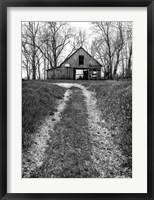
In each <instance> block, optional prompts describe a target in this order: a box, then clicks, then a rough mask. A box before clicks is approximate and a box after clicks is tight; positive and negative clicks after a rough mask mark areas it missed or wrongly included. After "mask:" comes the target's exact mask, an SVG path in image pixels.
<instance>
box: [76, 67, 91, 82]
mask: <svg viewBox="0 0 154 200" xmlns="http://www.w3.org/2000/svg"><path fill="white" fill-rule="evenodd" d="M74 79H75V80H88V69H74Z"/></svg>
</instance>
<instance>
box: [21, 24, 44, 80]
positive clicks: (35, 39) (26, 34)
mask: <svg viewBox="0 0 154 200" xmlns="http://www.w3.org/2000/svg"><path fill="white" fill-rule="evenodd" d="M40 30H41V26H40V23H39V22H27V23H26V22H25V23H24V24H23V26H22V44H23V45H22V46H24V49H26V51H27V52H29V53H30V55H31V65H32V79H36V63H37V52H38V50H39V48H40V47H41V45H42V43H41V44H40V40H39V35H40Z"/></svg>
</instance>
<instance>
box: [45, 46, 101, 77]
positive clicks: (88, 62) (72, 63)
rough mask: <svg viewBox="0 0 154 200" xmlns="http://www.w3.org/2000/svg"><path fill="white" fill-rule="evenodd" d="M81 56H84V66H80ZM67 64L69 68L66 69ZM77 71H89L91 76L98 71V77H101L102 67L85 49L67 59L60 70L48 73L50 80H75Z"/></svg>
mask: <svg viewBox="0 0 154 200" xmlns="http://www.w3.org/2000/svg"><path fill="white" fill-rule="evenodd" d="M79 56H84V64H83V65H81V64H80V65H79ZM66 64H67V65H69V67H66ZM75 69H89V70H88V71H89V75H90V74H91V73H92V70H97V71H98V77H100V76H101V66H100V65H99V63H98V62H97V61H96V60H95V59H94V58H93V57H92V56H90V55H89V54H88V53H87V52H86V51H85V50H84V49H83V48H80V49H78V51H76V52H75V53H74V54H73V55H72V56H70V57H69V58H68V59H66V60H65V61H64V62H63V63H62V64H61V66H60V68H57V69H52V70H49V71H48V72H47V74H48V79H74V72H75Z"/></svg>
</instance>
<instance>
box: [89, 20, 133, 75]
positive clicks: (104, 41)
mask: <svg viewBox="0 0 154 200" xmlns="http://www.w3.org/2000/svg"><path fill="white" fill-rule="evenodd" d="M92 24H93V30H94V32H95V34H96V37H95V39H94V40H93V42H92V46H91V52H92V54H93V55H94V56H95V57H96V58H97V59H98V60H99V61H100V62H101V63H102V65H103V72H104V74H105V76H106V77H108V79H112V78H114V77H117V71H118V67H119V66H120V65H122V69H121V70H123V71H124V59H127V58H126V56H128V52H127V51H128V48H126V46H128V36H127V34H126V33H127V31H128V26H126V25H127V24H126V23H125V22H93V23H92ZM130 30H131V27H130ZM129 40H130V42H129V58H130V61H129V59H128V63H129V64H128V63H127V65H129V66H131V55H132V52H131V37H130V38H129ZM124 49H125V51H126V52H125V51H124ZM124 55H126V56H124ZM127 68H128V67H127ZM122 74H124V72H122Z"/></svg>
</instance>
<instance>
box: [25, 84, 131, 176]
mask: <svg viewBox="0 0 154 200" xmlns="http://www.w3.org/2000/svg"><path fill="white" fill-rule="evenodd" d="M56 82H58V83H59V82H62V83H79V84H82V85H84V86H85V87H86V88H87V89H88V90H89V91H92V92H93V93H94V94H95V97H96V99H97V107H98V109H99V110H100V111H101V119H102V122H103V126H104V128H106V129H107V130H108V131H109V132H110V133H111V135H112V138H113V141H114V144H115V146H118V148H119V149H120V150H121V151H122V154H123V155H124V156H125V157H126V159H125V162H122V164H121V165H122V166H121V167H122V168H123V169H126V172H116V173H117V174H113V173H111V174H110V173H109V175H108V176H107V177H116V175H117V176H119V174H120V173H123V174H121V176H122V175H124V176H125V177H131V168H132V83H131V81H67V80H56V81H55V80H54V81H23V90H22V94H23V97H22V104H23V105H22V114H23V119H22V128H23V135H22V142H23V150H27V149H28V148H29V147H30V146H31V145H32V139H31V138H32V137H33V135H35V132H36V130H37V128H38V127H39V126H40V125H41V123H42V122H43V120H44V119H45V118H46V117H48V116H52V115H53V114H54V112H55V111H56V107H57V102H58V100H59V99H62V98H63V96H64V93H65V90H66V89H65V88H63V87H59V86H57V85H54V84H51V83H56ZM71 90H72V91H73V95H72V96H71V98H70V100H69V101H68V102H67V107H66V108H65V110H64V111H63V112H62V113H61V120H60V121H59V122H58V123H57V124H56V125H55V127H54V132H50V137H51V139H50V140H49V141H48V145H49V148H48V149H47V150H46V154H48V156H46V161H45V162H44V164H43V165H42V167H41V168H39V170H38V171H37V172H36V173H35V174H33V175H32V177H97V176H99V173H98V172H97V171H96V170H95V169H94V166H93V165H92V164H91V163H92V161H91V157H90V154H91V151H92V144H91V141H90V137H89V133H88V124H87V108H86V104H85V102H84V97H83V96H82V93H81V90H79V89H77V88H76V87H74V88H72V89H71ZM95 145H96V144H95ZM96 146H97V145H96ZM50 158H52V159H50Z"/></svg>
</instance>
